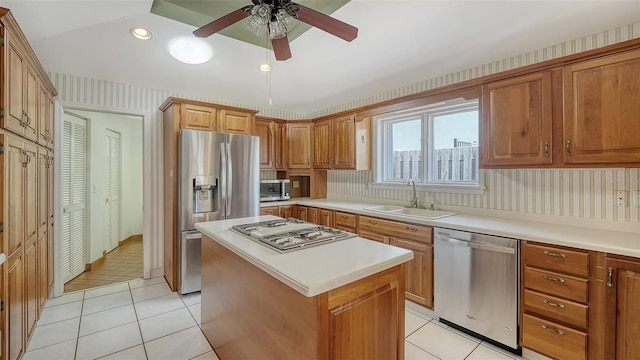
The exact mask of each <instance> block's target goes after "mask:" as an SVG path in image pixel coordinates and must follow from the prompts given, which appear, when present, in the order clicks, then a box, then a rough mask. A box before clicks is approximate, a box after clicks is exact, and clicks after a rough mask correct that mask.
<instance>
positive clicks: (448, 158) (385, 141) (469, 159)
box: [375, 100, 481, 188]
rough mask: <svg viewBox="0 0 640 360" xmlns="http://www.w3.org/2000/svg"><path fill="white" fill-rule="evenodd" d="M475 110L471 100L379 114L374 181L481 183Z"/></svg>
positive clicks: (442, 184) (445, 184) (433, 184)
mask: <svg viewBox="0 0 640 360" xmlns="http://www.w3.org/2000/svg"><path fill="white" fill-rule="evenodd" d="M478 116H479V115H478V101H477V100H473V101H464V102H462V101H456V102H449V103H445V104H442V103H440V104H438V105H434V106H430V107H427V108H423V109H420V110H416V111H405V112H404V113H403V114H390V115H385V116H380V117H377V118H376V119H375V121H376V122H375V124H376V131H377V138H378V139H379V141H378V142H376V144H377V146H378V148H377V149H376V154H377V161H376V165H375V167H376V182H377V183H378V184H400V183H402V184H403V185H404V183H406V182H407V181H408V180H410V179H411V180H414V181H415V182H416V184H418V185H422V186H427V187H433V188H437V187H452V186H456V187H467V188H468V187H473V188H478V187H481V183H480V180H481V179H479V175H478V174H479V171H478V170H479V169H478V164H479V161H478V156H479V147H478V137H479V134H478V124H479V118H478ZM423 160H425V161H423Z"/></svg>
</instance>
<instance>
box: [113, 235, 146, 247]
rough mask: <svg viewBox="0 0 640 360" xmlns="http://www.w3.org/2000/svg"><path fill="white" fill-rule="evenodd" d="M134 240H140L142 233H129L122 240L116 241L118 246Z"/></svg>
mask: <svg viewBox="0 0 640 360" xmlns="http://www.w3.org/2000/svg"><path fill="white" fill-rule="evenodd" d="M135 240H142V234H136V235H131V236H129V237H128V238H126V239H124V240H120V241H118V246H124V245H125V244H127V243H129V242H131V241H135Z"/></svg>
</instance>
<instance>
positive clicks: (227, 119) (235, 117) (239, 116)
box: [220, 109, 256, 135]
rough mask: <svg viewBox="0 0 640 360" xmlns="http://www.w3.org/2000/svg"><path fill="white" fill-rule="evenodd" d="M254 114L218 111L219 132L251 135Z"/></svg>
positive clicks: (225, 110)
mask: <svg viewBox="0 0 640 360" xmlns="http://www.w3.org/2000/svg"><path fill="white" fill-rule="evenodd" d="M255 113H256V112H244V111H236V110H227V109H222V110H220V132H224V133H229V134H242V135H251V133H252V129H253V122H254V121H255Z"/></svg>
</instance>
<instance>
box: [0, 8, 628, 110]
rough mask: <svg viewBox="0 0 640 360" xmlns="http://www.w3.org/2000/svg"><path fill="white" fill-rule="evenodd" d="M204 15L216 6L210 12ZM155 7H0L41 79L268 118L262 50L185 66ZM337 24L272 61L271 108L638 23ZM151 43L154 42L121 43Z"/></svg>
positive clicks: (561, 17)
mask: <svg viewBox="0 0 640 360" xmlns="http://www.w3.org/2000/svg"><path fill="white" fill-rule="evenodd" d="M210 2H211V3H212V6H215V5H214V4H215V3H216V2H217V1H210ZM151 3H152V1H151V0H127V1H121V0H75V1H59V0H40V1H35V0H17V1H0V6H3V7H7V8H9V9H11V11H12V12H13V14H14V16H15V17H16V18H17V20H18V23H19V24H20V26H21V28H22V30H23V31H24V33H25V34H26V36H27V38H28V39H29V41H30V42H31V45H32V47H33V48H34V50H35V52H36V54H37V55H38V57H39V59H40V61H41V62H42V64H43V66H44V68H45V69H46V70H47V71H52V72H60V73H65V74H72V75H79V76H86V77H90V78H95V79H102V80H111V81H115V82H120V83H125V84H134V85H141V86H145V87H150V88H156V89H165V90H170V91H175V92H178V93H183V94H189V95H194V96H202V97H205V98H209V99H214V100H217V101H228V102H233V103H238V104H245V105H246V106H247V107H258V106H263V107H268V106H269V104H268V87H267V81H266V76H265V74H264V73H261V72H260V71H258V69H257V67H258V65H259V64H261V63H263V62H264V61H265V57H266V50H265V49H263V48H260V47H257V46H255V45H251V44H248V43H245V42H241V41H238V40H234V39H230V38H227V37H225V36H221V35H213V36H211V37H209V38H207V39H206V40H207V42H209V43H210V44H211V46H212V47H213V48H214V52H215V54H214V58H213V59H212V60H211V61H209V62H208V63H205V64H201V65H186V64H182V63H180V62H178V61H177V60H175V59H173V58H172V57H171V56H170V55H169V53H168V52H167V51H166V45H167V43H168V42H169V41H170V40H171V39H173V38H174V37H178V36H185V35H190V34H191V32H192V31H193V30H195V28H194V27H193V26H190V25H185V24H182V23H179V22H177V21H174V20H170V19H166V18H164V17H160V16H158V15H154V14H151V13H150V12H149V9H150V7H151ZM246 3H247V4H249V3H250V1H249V0H247V1H246ZM332 16H333V17H335V18H337V19H340V20H342V21H344V22H347V23H349V24H352V25H354V26H356V27H358V29H359V33H358V38H357V39H355V40H354V41H353V42H351V43H348V42H345V41H343V40H341V39H339V38H336V37H334V36H332V35H329V34H327V33H325V32H323V31H321V30H318V29H311V30H310V31H307V32H306V33H304V34H303V35H301V36H300V37H298V38H297V39H295V40H294V41H293V42H292V43H291V52H292V54H293V57H292V58H291V59H289V60H287V61H284V62H277V63H276V62H275V60H274V63H275V64H274V67H273V71H272V74H271V76H272V98H273V105H272V106H273V107H274V108H277V109H281V110H287V111H291V112H297V113H301V114H308V113H311V112H314V111H318V110H321V109H326V108H328V107H331V106H335V105H340V104H343V103H346V102H348V101H351V100H357V99H362V98H365V97H368V96H371V95H376V94H379V93H382V92H383V91H386V90H391V89H395V88H399V87H403V86H406V85H411V84H414V83H417V82H420V81H423V80H427V79H430V78H433V77H437V76H440V75H444V74H448V73H452V72H456V71H460V70H463V69H467V68H470V67H473V66H476V65H482V64H485V63H488V62H491V61H496V60H501V59H504V58H507V57H510V56H514V55H518V54H521V53H524V52H528V51H532V50H537V49H540V48H544V47H547V46H551V45H555V44H558V43H561V42H564V41H568V40H572V39H576V38H579V37H583V36H587V35H591V34H595V33H598V32H601V31H604V30H609V29H612V28H615V27H618V26H621V25H627V24H631V23H636V22H640V1H638V0H632V1H614V0H605V1H453V0H450V1H429V0H422V1H417V0H416V1H400V0H351V2H349V3H348V4H346V5H345V6H343V7H342V8H340V9H339V10H338V11H336V12H335V13H333V15H332ZM133 26H144V27H146V28H148V29H150V30H151V31H152V32H153V35H154V36H153V39H152V40H151V41H146V42H143V41H140V40H136V39H134V38H133V37H132V36H131V35H130V34H129V29H130V28H131V27H133Z"/></svg>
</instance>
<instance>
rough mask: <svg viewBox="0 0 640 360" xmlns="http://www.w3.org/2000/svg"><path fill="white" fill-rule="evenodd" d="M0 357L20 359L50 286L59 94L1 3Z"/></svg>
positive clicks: (7, 359)
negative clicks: (3, 259) (2, 258)
mask: <svg viewBox="0 0 640 360" xmlns="http://www.w3.org/2000/svg"><path fill="white" fill-rule="evenodd" d="M0 66H1V71H0V252H1V253H4V254H5V255H6V257H7V259H6V262H5V263H4V264H2V265H0V359H1V360H16V359H20V358H21V357H22V356H23V355H24V353H25V350H26V348H27V345H28V343H29V339H30V338H31V336H32V335H33V331H34V330H35V328H36V323H37V321H38V318H39V317H40V315H41V313H42V310H43V308H44V305H45V303H46V300H47V298H48V297H49V294H50V293H51V290H52V286H53V232H52V226H53V211H52V209H53V186H52V184H53V125H54V121H53V120H54V119H53V117H54V101H53V99H54V97H55V96H56V95H57V92H56V90H55V88H54V87H53V84H52V83H51V80H50V79H49V77H48V76H47V74H46V73H45V71H44V69H43V68H42V65H41V64H40V62H39V61H38V59H37V57H36V55H35V53H34V52H33V50H32V49H31V46H30V45H29V43H28V41H27V39H26V38H25V36H24V34H23V33H22V31H21V30H20V28H19V26H18V24H17V23H16V20H15V19H14V17H13V15H12V14H11V13H10V12H9V10H8V9H5V8H0Z"/></svg>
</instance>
